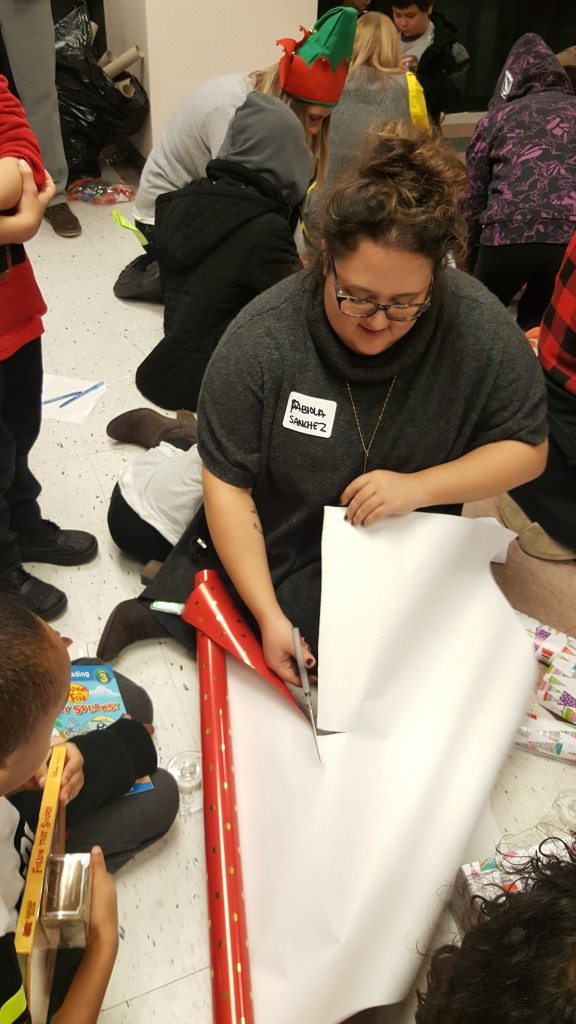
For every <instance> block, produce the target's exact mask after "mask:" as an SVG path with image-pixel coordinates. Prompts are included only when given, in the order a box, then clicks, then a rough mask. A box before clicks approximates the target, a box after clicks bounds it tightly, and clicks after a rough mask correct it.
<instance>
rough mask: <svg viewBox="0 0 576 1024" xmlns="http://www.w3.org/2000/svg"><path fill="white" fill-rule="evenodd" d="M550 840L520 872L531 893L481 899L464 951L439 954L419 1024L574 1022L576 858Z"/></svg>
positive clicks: (422, 1002)
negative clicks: (559, 850)
mask: <svg viewBox="0 0 576 1024" xmlns="http://www.w3.org/2000/svg"><path fill="white" fill-rule="evenodd" d="M549 842H550V841H549V840H545V841H544V843H542V844H541V845H540V847H539V849H538V852H537V853H536V854H535V855H534V856H533V857H531V858H529V859H528V860H527V861H525V862H524V863H523V864H522V867H521V869H520V870H519V872H518V873H519V875H520V876H521V878H522V880H523V887H524V888H525V889H528V890H529V891H527V892H526V891H525V892H502V893H501V894H499V895H498V896H497V897H496V898H495V899H492V900H483V901H482V902H481V904H480V917H479V921H478V923H477V924H476V925H474V926H473V927H472V928H471V929H470V930H469V931H468V932H467V933H466V935H465V936H464V938H463V940H462V945H461V946H460V947H458V946H456V945H452V946H442V947H441V948H440V949H438V950H437V951H436V953H435V954H434V956H433V957H432V963H431V967H430V971H429V974H428V988H427V991H426V992H425V993H420V992H419V993H418V1002H419V1008H418V1010H417V1011H416V1016H415V1018H414V1019H415V1021H416V1024H574V1022H575V1021H576V852H575V850H574V846H569V845H568V844H567V843H562V842H561V841H560V840H553V841H552V843H553V844H555V845H552V846H551V847H550V846H548V843H549ZM559 846H560V847H561V846H564V851H563V852H562V854H561V856H559V855H558V847H559Z"/></svg>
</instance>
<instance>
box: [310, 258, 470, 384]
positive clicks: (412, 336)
mask: <svg viewBox="0 0 576 1024" xmlns="http://www.w3.org/2000/svg"><path fill="white" fill-rule="evenodd" d="M305 287H306V292H307V296H306V319H307V324H308V328H309V331H310V337H311V339H312V341H313V343H314V345H315V348H316V350H317V352H318V354H319V356H320V358H321V360H322V362H323V363H324V365H325V366H326V368H327V369H328V370H329V371H330V373H332V374H333V375H334V377H336V378H337V379H338V380H342V381H348V382H349V383H350V384H360V385H362V384H365V385H371V384H381V383H382V381H385V380H391V379H392V378H393V377H395V376H397V375H398V374H401V373H402V372H403V371H404V370H407V369H409V368H410V367H413V366H414V365H415V364H416V363H418V362H420V361H421V360H422V358H423V356H424V353H425V352H426V349H427V348H428V345H429V344H430V342H431V340H432V338H433V337H438V336H441V333H442V329H443V328H444V326H445V325H446V324H447V322H448V316H449V308H450V305H451V298H452V296H451V293H450V292H449V291H448V289H447V288H446V284H445V278H444V272H443V270H442V269H440V270H438V271H436V273H435V275H434V284H433V286H432V295H431V303H430V308H429V309H427V310H426V312H425V313H423V314H422V316H421V317H419V318H418V320H415V321H414V322H413V326H412V327H411V328H410V330H409V331H408V333H407V334H405V335H404V337H403V338H400V340H399V341H397V342H395V344H394V345H392V346H391V347H390V348H388V349H386V350H385V351H384V352H381V353H379V355H374V356H364V355H360V354H359V353H357V352H353V351H352V350H351V349H349V348H348V347H347V346H346V345H345V344H344V342H343V341H341V340H340V338H339V337H338V335H337V334H336V333H335V331H334V330H333V329H332V327H331V326H330V323H329V321H328V317H327V316H326V310H325V307H324V278H322V279H320V278H319V277H318V275H317V274H316V273H315V272H313V271H311V272H310V274H309V276H308V278H307V280H306V286H305Z"/></svg>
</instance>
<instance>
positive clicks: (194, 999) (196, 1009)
mask: <svg viewBox="0 0 576 1024" xmlns="http://www.w3.org/2000/svg"><path fill="white" fill-rule="evenodd" d="M211 1005H212V1004H211V995H210V971H209V970H208V969H205V970H203V971H198V972H197V973H196V974H190V975H188V976H187V977H185V978H180V980H179V981H175V982H173V983H172V984H171V985H165V986H164V988H161V989H156V991H155V992H147V993H146V994H145V995H142V996H140V998H138V999H132V1000H130V1002H127V1003H122V1004H121V1005H120V1006H114V1007H111V1008H110V1009H108V1010H104V1011H103V1012H102V1013H101V1014H100V1018H99V1019H100V1020H101V1021H102V1022H103V1024H143V1022H144V1021H154V1024H191V1022H194V1024H201V1022H203V1021H206V1022H209V1021H210V1022H211V1021H212V1009H211Z"/></svg>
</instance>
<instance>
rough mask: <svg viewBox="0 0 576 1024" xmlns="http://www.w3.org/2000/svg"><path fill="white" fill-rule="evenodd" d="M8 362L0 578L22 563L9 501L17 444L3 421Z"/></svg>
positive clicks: (1, 428) (0, 431) (1, 370)
mask: <svg viewBox="0 0 576 1024" xmlns="http://www.w3.org/2000/svg"><path fill="white" fill-rule="evenodd" d="M6 362H7V360H2V361H0V576H1V575H2V573H4V572H8V571H9V570H11V569H14V568H15V567H16V566H18V565H20V562H21V558H20V549H19V547H18V537H17V536H16V534H15V533H14V530H12V529H11V528H10V506H9V504H8V500H7V494H8V491H9V490H10V487H11V486H12V481H13V479H14V466H15V463H16V444H15V442H14V438H13V437H12V434H11V433H10V431H9V430H8V428H7V426H6V424H5V423H4V420H3V407H4V397H5V390H6V382H5V366H6Z"/></svg>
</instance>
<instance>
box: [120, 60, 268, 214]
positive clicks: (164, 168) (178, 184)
mask: <svg viewBox="0 0 576 1024" xmlns="http://www.w3.org/2000/svg"><path fill="white" fill-rule="evenodd" d="M252 88H253V86H252V82H251V81H250V79H249V78H248V76H247V75H246V74H239V75H221V76H220V78H212V79H210V81H209V82H204V83H203V84H202V85H200V86H198V88H197V89H193V90H192V92H191V93H189V94H188V96H186V98H185V99H183V100H182V103H181V104H180V106H179V107H177V109H176V110H175V112H174V114H173V115H172V117H171V118H170V120H169V121H168V124H167V125H166V128H165V129H164V131H163V133H162V137H161V138H160V140H159V141H158V142H157V144H156V145H155V146H154V148H153V150H152V152H151V153H150V156H149V157H148V159H147V161H146V163H145V165H144V170H143V171H142V176H141V178H140V187H139V189H138V195H137V196H136V208H135V210H134V214H135V216H136V218H137V219H138V220H141V221H142V222H143V223H144V224H154V221H155V218H156V209H155V206H156V199H157V197H158V196H160V195H163V194H164V193H165V192H175V191H176V189H179V188H184V186H185V185H189V184H190V182H191V181H193V179H194V178H203V177H204V172H205V170H206V164H207V163H208V161H209V160H212V159H213V157H215V156H216V155H217V153H218V152H219V150H220V147H221V145H222V143H223V142H224V136H225V135H226V132H227V131H228V126H229V124H230V121H231V120H232V117H233V116H234V114H235V112H236V110H237V109H238V107H241V106H242V104H243V103H244V100H245V99H246V97H247V95H248V93H249V92H251V90H252Z"/></svg>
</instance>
